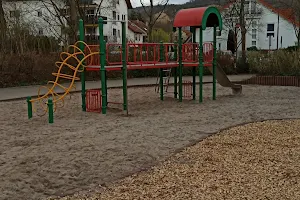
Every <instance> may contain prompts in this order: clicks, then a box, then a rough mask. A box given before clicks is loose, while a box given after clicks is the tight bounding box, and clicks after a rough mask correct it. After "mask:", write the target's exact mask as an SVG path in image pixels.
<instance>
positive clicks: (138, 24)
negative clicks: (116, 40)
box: [127, 20, 147, 43]
mask: <svg viewBox="0 0 300 200" xmlns="http://www.w3.org/2000/svg"><path fill="white" fill-rule="evenodd" d="M146 39H147V26H146V24H145V23H144V22H142V21H139V20H132V21H130V20H129V21H128V32H127V40H128V41H129V42H134V43H143V42H145V41H146Z"/></svg>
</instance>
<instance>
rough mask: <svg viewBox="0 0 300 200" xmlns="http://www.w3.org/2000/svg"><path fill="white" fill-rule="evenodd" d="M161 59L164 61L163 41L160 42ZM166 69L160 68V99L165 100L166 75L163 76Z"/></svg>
mask: <svg viewBox="0 0 300 200" xmlns="http://www.w3.org/2000/svg"><path fill="white" fill-rule="evenodd" d="M159 56H160V57H159V61H160V62H163V61H164V44H163V42H160V46H159ZM163 73H164V70H163V68H160V69H159V90H160V100H162V101H163V100H164V76H163Z"/></svg>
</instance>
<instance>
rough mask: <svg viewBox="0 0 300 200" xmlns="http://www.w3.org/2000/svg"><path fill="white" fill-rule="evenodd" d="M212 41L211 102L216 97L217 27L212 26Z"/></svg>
mask: <svg viewBox="0 0 300 200" xmlns="http://www.w3.org/2000/svg"><path fill="white" fill-rule="evenodd" d="M213 37H214V40H213V51H214V54H213V56H214V57H213V100H216V96H217V81H216V80H217V74H216V73H217V71H216V67H217V27H216V25H214V36H213Z"/></svg>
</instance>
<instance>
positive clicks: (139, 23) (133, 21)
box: [131, 20, 148, 32]
mask: <svg viewBox="0 0 300 200" xmlns="http://www.w3.org/2000/svg"><path fill="white" fill-rule="evenodd" d="M131 22H132V23H134V24H135V25H137V26H138V27H139V28H141V29H143V30H144V31H146V32H147V29H148V27H147V25H146V24H145V23H144V22H142V21H140V20H131Z"/></svg>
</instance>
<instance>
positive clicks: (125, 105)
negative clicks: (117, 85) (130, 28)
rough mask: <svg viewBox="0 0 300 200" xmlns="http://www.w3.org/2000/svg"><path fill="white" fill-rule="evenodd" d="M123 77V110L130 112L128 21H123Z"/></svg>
mask: <svg viewBox="0 0 300 200" xmlns="http://www.w3.org/2000/svg"><path fill="white" fill-rule="evenodd" d="M121 23H122V78H123V110H124V111H127V114H128V94H127V63H126V56H127V48H126V44H127V41H126V22H124V21H122V22H121Z"/></svg>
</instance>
